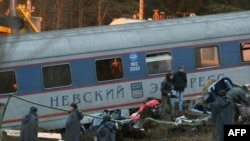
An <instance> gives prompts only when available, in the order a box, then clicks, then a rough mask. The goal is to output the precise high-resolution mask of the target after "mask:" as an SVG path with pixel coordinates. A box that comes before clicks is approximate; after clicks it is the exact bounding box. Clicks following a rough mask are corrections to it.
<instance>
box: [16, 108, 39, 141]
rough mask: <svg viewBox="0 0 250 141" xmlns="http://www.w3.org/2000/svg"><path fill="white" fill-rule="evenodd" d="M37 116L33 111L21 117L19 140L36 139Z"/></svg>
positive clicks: (29, 140) (36, 140) (34, 140)
mask: <svg viewBox="0 0 250 141" xmlns="http://www.w3.org/2000/svg"><path fill="white" fill-rule="evenodd" d="M37 135H38V117H37V114H36V113H35V112H33V111H30V112H29V114H26V115H25V116H24V117H23V119H22V124H21V134H20V141H38V136H37Z"/></svg>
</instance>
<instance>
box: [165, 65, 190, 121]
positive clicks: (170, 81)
mask: <svg viewBox="0 0 250 141" xmlns="http://www.w3.org/2000/svg"><path fill="white" fill-rule="evenodd" d="M186 86H187V75H186V72H185V71H184V66H183V65H181V66H179V68H178V71H177V72H175V73H171V72H169V73H167V74H166V78H165V79H164V80H163V81H162V82H161V92H162V117H165V115H166V113H165V111H166V110H167V107H168V106H167V105H168V104H169V107H170V115H171V120H175V116H176V114H175V103H176V99H177V98H178V99H179V101H178V112H179V113H180V112H182V110H183V100H184V90H185V88H186Z"/></svg>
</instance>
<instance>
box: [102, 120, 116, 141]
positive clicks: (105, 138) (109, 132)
mask: <svg viewBox="0 0 250 141" xmlns="http://www.w3.org/2000/svg"><path fill="white" fill-rule="evenodd" d="M115 130H116V124H115V123H114V122H113V121H111V117H110V116H109V115H107V116H104V117H103V121H102V123H101V125H100V127H99V128H98V129H97V141H115Z"/></svg>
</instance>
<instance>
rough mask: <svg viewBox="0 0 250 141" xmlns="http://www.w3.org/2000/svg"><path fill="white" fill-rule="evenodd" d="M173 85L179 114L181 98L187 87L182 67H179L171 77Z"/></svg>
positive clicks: (181, 105) (181, 104)
mask: <svg viewBox="0 0 250 141" xmlns="http://www.w3.org/2000/svg"><path fill="white" fill-rule="evenodd" d="M173 85H174V91H175V92H176V94H175V95H176V96H177V97H178V98H179V105H178V111H179V112H181V111H182V108H183V100H184V99H183V98H184V90H185V88H186V86H187V74H186V72H185V71H184V66H183V65H181V66H180V67H179V69H178V71H177V72H176V73H174V76H173Z"/></svg>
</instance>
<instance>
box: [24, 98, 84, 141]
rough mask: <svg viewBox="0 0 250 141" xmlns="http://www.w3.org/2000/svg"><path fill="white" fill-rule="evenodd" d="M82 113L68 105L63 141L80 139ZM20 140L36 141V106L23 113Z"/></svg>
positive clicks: (75, 107)
mask: <svg viewBox="0 0 250 141" xmlns="http://www.w3.org/2000/svg"><path fill="white" fill-rule="evenodd" d="M82 118H83V114H82V113H81V112H80V111H79V110H78V109H77V105H76V104H75V103H72V104H71V105H70V106H69V117H68V119H67V121H66V128H65V129H66V130H65V139H64V140H65V141H80V133H81V124H80V120H81V119H82ZM20 141H38V116H37V108H36V107H33V106H32V107H30V110H29V113H28V114H26V115H24V116H23V118H22V123H21V133H20Z"/></svg>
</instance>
